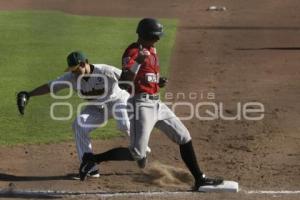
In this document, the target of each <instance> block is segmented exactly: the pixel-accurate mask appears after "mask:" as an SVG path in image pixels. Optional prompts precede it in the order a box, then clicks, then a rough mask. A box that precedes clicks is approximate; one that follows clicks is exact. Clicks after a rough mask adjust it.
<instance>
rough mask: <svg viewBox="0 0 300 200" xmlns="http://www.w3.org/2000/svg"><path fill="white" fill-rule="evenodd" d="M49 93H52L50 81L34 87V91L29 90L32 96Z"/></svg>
mask: <svg viewBox="0 0 300 200" xmlns="http://www.w3.org/2000/svg"><path fill="white" fill-rule="evenodd" d="M48 93H50V87H49V84H48V83H46V84H44V85H41V86H39V87H37V88H35V89H33V90H32V91H30V92H28V94H29V96H30V97H33V96H40V95H44V94H48Z"/></svg>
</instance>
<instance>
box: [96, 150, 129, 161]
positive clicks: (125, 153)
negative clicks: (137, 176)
mask: <svg viewBox="0 0 300 200" xmlns="http://www.w3.org/2000/svg"><path fill="white" fill-rule="evenodd" d="M118 160H119V161H122V160H128V161H134V159H133V157H132V155H131V153H130V151H129V149H128V148H124V147H119V148H114V149H111V150H108V151H106V152H104V153H100V154H95V155H94V161H95V162H96V163H98V164H99V163H101V162H103V161H118Z"/></svg>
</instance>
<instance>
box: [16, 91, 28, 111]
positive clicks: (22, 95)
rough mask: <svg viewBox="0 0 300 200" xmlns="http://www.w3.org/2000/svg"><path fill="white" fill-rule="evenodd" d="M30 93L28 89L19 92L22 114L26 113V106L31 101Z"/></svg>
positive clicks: (18, 99)
mask: <svg viewBox="0 0 300 200" xmlns="http://www.w3.org/2000/svg"><path fill="white" fill-rule="evenodd" d="M29 98H30V95H29V93H28V92H26V91H21V92H19V93H18V94H17V106H18V109H19V112H20V114H21V115H24V111H25V106H26V105H27V103H28V101H29Z"/></svg>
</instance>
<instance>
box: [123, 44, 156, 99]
mask: <svg viewBox="0 0 300 200" xmlns="http://www.w3.org/2000/svg"><path fill="white" fill-rule="evenodd" d="M144 49H146V50H148V51H149V52H150V55H149V56H147V57H146V59H145V62H144V63H142V64H141V66H140V68H139V71H138V73H137V74H136V77H135V80H134V86H135V94H139V93H147V94H155V93H158V92H159V86H158V82H159V71H160V69H159V62H158V56H157V54H156V49H155V48H154V47H150V48H144ZM138 54H139V44H138V43H132V44H131V45H129V47H128V48H127V49H126V50H125V52H124V54H123V56H122V66H123V69H128V70H130V69H131V68H132V67H133V66H134V65H137V63H136V62H135V59H136V58H137V56H138Z"/></svg>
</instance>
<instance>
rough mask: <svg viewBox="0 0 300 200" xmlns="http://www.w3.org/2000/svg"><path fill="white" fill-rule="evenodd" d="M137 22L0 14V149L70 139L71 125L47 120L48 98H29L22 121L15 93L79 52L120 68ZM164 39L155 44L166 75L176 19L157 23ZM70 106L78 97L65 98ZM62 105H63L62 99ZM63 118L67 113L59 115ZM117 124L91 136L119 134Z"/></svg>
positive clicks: (47, 78) (45, 77) (56, 14)
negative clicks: (160, 23)
mask: <svg viewBox="0 0 300 200" xmlns="http://www.w3.org/2000/svg"><path fill="white" fill-rule="evenodd" d="M139 20H140V19H135V18H109V17H91V16H77V15H70V14H65V13H62V12H45V11H43V12H42V11H16V12H6V11H1V12H0V38H1V39H0V69H1V72H2V74H1V79H0V90H1V93H0V98H1V103H0V110H1V115H0V145H14V144H24V143H25V144H29V143H30V144H33V143H52V142H60V141H66V140H72V139H73V134H72V129H71V124H72V122H73V119H74V117H75V114H74V115H73V117H72V119H71V120H68V121H54V120H52V119H51V118H50V114H49V113H50V105H51V103H53V102H59V101H58V100H53V99H52V98H51V96H50V95H44V96H40V97H33V98H31V99H30V102H29V104H28V106H27V108H26V111H25V112H26V113H25V116H24V117H21V116H20V115H19V114H18V111H17V108H16V101H15V100H16V93H17V92H18V91H20V90H31V89H33V88H35V87H37V86H39V85H41V84H43V83H46V82H48V81H50V80H52V79H55V78H56V77H58V76H59V75H61V74H62V73H63V70H64V69H65V67H66V56H67V54H68V53H69V52H71V51H73V50H82V51H83V52H85V53H86V55H87V56H88V57H89V60H90V62H91V63H106V64H110V65H114V66H117V67H119V66H120V63H121V56H122V53H123V51H124V49H125V48H126V47H127V45H129V44H130V43H131V42H133V41H136V34H135V29H136V24H137V23H138V21H139ZM160 21H161V22H162V23H163V24H164V26H165V32H166V34H165V37H163V39H162V40H161V41H160V42H159V43H158V45H157V49H158V52H159V55H160V65H161V70H162V74H163V75H166V74H167V72H168V67H169V61H170V54H171V50H172V47H173V45H174V41H175V33H176V23H177V22H176V20H170V19H161V20H160ZM69 101H70V102H71V103H72V105H73V106H74V108H75V109H76V108H77V104H78V103H80V102H81V100H80V99H79V98H78V97H75V96H74V97H72V98H71V99H70V100H69ZM60 102H64V100H61V101H60ZM57 113H58V114H59V116H66V115H67V113H66V109H61V110H59V111H58V112H57ZM119 135H120V132H119V131H117V130H116V128H115V122H114V121H113V120H111V121H110V122H109V123H108V125H107V126H106V127H103V128H101V129H97V130H96V131H94V132H93V133H92V136H93V137H94V138H101V139H109V138H112V137H116V136H119Z"/></svg>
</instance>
